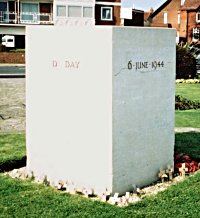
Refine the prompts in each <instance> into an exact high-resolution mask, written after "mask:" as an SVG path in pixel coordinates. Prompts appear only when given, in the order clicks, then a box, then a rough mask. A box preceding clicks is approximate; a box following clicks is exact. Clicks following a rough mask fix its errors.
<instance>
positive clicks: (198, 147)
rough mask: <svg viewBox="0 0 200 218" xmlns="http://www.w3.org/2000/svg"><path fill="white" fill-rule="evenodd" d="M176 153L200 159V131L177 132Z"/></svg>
mask: <svg viewBox="0 0 200 218" xmlns="http://www.w3.org/2000/svg"><path fill="white" fill-rule="evenodd" d="M175 153H176V154H179V153H184V154H187V155H189V156H191V157H192V158H193V159H198V160H199V161H200V133H195V132H184V133H176V135H175Z"/></svg>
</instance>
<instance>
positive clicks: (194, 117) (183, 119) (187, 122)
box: [175, 110, 200, 128]
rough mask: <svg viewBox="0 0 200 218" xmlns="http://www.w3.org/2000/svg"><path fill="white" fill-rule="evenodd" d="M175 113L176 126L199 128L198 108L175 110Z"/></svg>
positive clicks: (199, 114)
mask: <svg viewBox="0 0 200 218" xmlns="http://www.w3.org/2000/svg"><path fill="white" fill-rule="evenodd" d="M175 114H176V116H175V123H176V124H175V126H176V127H193V128H200V110H185V111H177V110H176V112H175Z"/></svg>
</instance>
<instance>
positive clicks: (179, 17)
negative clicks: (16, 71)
mask: <svg viewBox="0 0 200 218" xmlns="http://www.w3.org/2000/svg"><path fill="white" fill-rule="evenodd" d="M180 23H181V15H180V14H178V24H180Z"/></svg>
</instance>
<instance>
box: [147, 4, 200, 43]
mask: <svg viewBox="0 0 200 218" xmlns="http://www.w3.org/2000/svg"><path fill="white" fill-rule="evenodd" d="M147 20H148V24H149V26H151V27H166V28H175V29H176V30H177V42H180V41H184V42H197V41H199V39H200V38H199V31H200V0H167V1H166V2H165V3H164V4H162V5H161V6H160V7H159V8H158V9H157V10H156V11H154V12H153V13H152V14H151V15H150V16H149V17H148V19H147Z"/></svg>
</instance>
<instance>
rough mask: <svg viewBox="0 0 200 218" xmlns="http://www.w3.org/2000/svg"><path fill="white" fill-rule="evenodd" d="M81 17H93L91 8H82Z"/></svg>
mask: <svg viewBox="0 0 200 218" xmlns="http://www.w3.org/2000/svg"><path fill="white" fill-rule="evenodd" d="M83 17H93V10H92V7H83Z"/></svg>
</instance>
